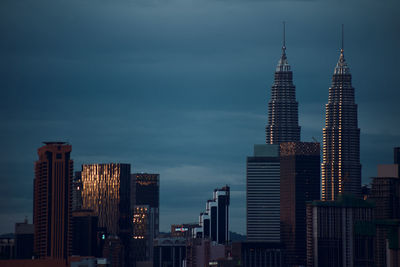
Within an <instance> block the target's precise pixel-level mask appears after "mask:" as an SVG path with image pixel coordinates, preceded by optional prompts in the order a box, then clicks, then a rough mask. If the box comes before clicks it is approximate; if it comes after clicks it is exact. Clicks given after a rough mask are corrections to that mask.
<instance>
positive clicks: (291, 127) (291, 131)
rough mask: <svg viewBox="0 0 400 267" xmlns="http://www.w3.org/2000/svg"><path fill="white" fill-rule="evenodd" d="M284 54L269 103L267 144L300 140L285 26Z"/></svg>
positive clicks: (280, 60)
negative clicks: (287, 54) (287, 55)
mask: <svg viewBox="0 0 400 267" xmlns="http://www.w3.org/2000/svg"><path fill="white" fill-rule="evenodd" d="M283 36H284V38H283V46H282V56H281V58H280V59H279V62H278V66H277V67H276V70H275V80H274V84H273V85H272V88H271V99H270V101H269V103H268V125H267V126H266V128H265V133H266V142H267V144H280V143H282V142H298V141H300V126H299V114H298V103H297V101H296V88H295V86H294V85H293V73H292V70H291V68H290V65H289V62H288V60H287V57H286V44H285V28H284V33H283Z"/></svg>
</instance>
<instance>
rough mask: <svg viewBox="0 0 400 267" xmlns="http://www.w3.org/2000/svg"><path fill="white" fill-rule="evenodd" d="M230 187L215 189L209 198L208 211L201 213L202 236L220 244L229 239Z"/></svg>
mask: <svg viewBox="0 0 400 267" xmlns="http://www.w3.org/2000/svg"><path fill="white" fill-rule="evenodd" d="M229 203H230V187H229V186H228V185H226V186H224V187H222V188H216V189H214V194H213V198H212V199H209V200H207V203H206V211H205V212H201V213H200V217H199V219H200V221H199V225H200V227H201V236H202V237H203V238H209V239H210V240H211V241H214V242H217V243H218V244H226V243H227V242H228V241H229Z"/></svg>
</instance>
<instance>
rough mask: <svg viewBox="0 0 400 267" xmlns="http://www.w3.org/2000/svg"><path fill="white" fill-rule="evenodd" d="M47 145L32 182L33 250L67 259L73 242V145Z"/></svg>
mask: <svg viewBox="0 0 400 267" xmlns="http://www.w3.org/2000/svg"><path fill="white" fill-rule="evenodd" d="M44 144H45V145H44V146H42V147H41V148H39V149H38V156H39V160H38V161H36V162H35V179H34V181H33V184H34V193H33V223H34V229H35V230H34V252H35V254H36V255H38V256H39V257H40V258H52V259H67V258H68V256H69V255H70V252H71V245H72V244H71V241H72V235H71V212H72V193H71V189H72V175H73V161H72V160H71V158H70V155H71V150H72V147H71V145H69V144H67V143H64V142H45V143H44Z"/></svg>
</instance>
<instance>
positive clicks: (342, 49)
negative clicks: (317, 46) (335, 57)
mask: <svg viewBox="0 0 400 267" xmlns="http://www.w3.org/2000/svg"><path fill="white" fill-rule="evenodd" d="M343 51H344V24H342V48H341V52H342V53H343Z"/></svg>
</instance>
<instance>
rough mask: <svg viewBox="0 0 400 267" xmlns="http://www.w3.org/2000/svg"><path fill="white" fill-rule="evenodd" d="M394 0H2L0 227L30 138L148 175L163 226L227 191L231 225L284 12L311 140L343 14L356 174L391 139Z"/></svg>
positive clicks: (18, 213)
mask: <svg viewBox="0 0 400 267" xmlns="http://www.w3.org/2000/svg"><path fill="white" fill-rule="evenodd" d="M399 10H400V4H399V2H398V0H348V1H344V0H314V1H313V0H309V1H302V0H291V1H290V0H289V1H285V0H253V1H252V0H165V1H161V0H117V1H106V0H68V1H64V0H61V1H54V0H41V1H40V0H3V1H1V3H0V125H1V126H0V147H1V148H2V149H1V150H0V179H1V186H0V233H4V232H11V231H13V227H14V223H15V222H16V221H22V220H23V219H24V216H25V215H27V216H28V217H29V220H30V221H31V216H32V192H33V188H32V187H33V176H34V172H33V164H34V161H35V160H36V159H37V154H36V150H37V148H38V147H40V146H41V142H42V141H49V140H65V141H69V142H70V143H71V144H72V148H73V152H72V157H73V159H74V161H75V170H80V168H81V164H82V163H103V162H124V163H131V164H132V170H133V171H134V172H141V171H143V172H157V173H160V175H161V211H160V212H161V213H160V216H161V218H160V220H161V230H162V231H167V230H168V229H169V226H170V224H172V223H182V222H194V221H197V220H198V214H199V212H200V211H202V210H203V209H204V208H205V201H206V200H207V199H208V198H210V197H211V196H212V190H213V189H214V188H216V187H220V186H223V185H225V184H229V185H230V186H231V190H232V203H231V208H230V210H231V229H232V230H233V231H236V232H240V233H245V164H246V163H245V162H246V156H249V155H251V154H252V149H253V144H255V143H264V142H265V141H264V140H265V134H264V128H265V124H266V123H267V101H268V100H269V96H270V86H271V84H272V82H273V74H274V69H275V66H276V64H277V62H278V59H279V57H280V53H281V41H282V21H286V23H287V31H286V32H287V55H288V60H289V63H290V64H291V65H292V69H293V74H294V83H295V85H296V90H297V100H298V102H299V119H300V124H301V126H302V140H303V141H312V137H315V138H317V139H318V140H322V137H321V136H322V127H323V126H324V119H325V115H324V111H325V104H326V103H327V101H328V88H329V86H330V83H331V76H332V73H333V69H334V66H335V64H336V62H337V59H338V57H339V49H340V42H341V41H340V28H341V24H342V23H344V24H345V57H346V59H347V62H348V64H349V66H350V68H351V72H352V74H353V86H354V87H355V90H356V102H357V103H358V112H359V116H358V117H359V127H360V128H361V163H362V165H363V169H362V174H363V182H364V183H368V182H369V179H370V177H371V176H374V175H376V165H377V164H378V163H391V162H392V148H393V147H394V146H399V145H400V140H399V138H400V124H399V119H398V118H399V116H400V109H399V107H398V102H399V96H400V93H399V90H400V88H399V81H398V76H399V71H400V67H399V66H400V65H399V62H400V52H399V47H400V35H399V32H400V19H399V17H398V12H399Z"/></svg>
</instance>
